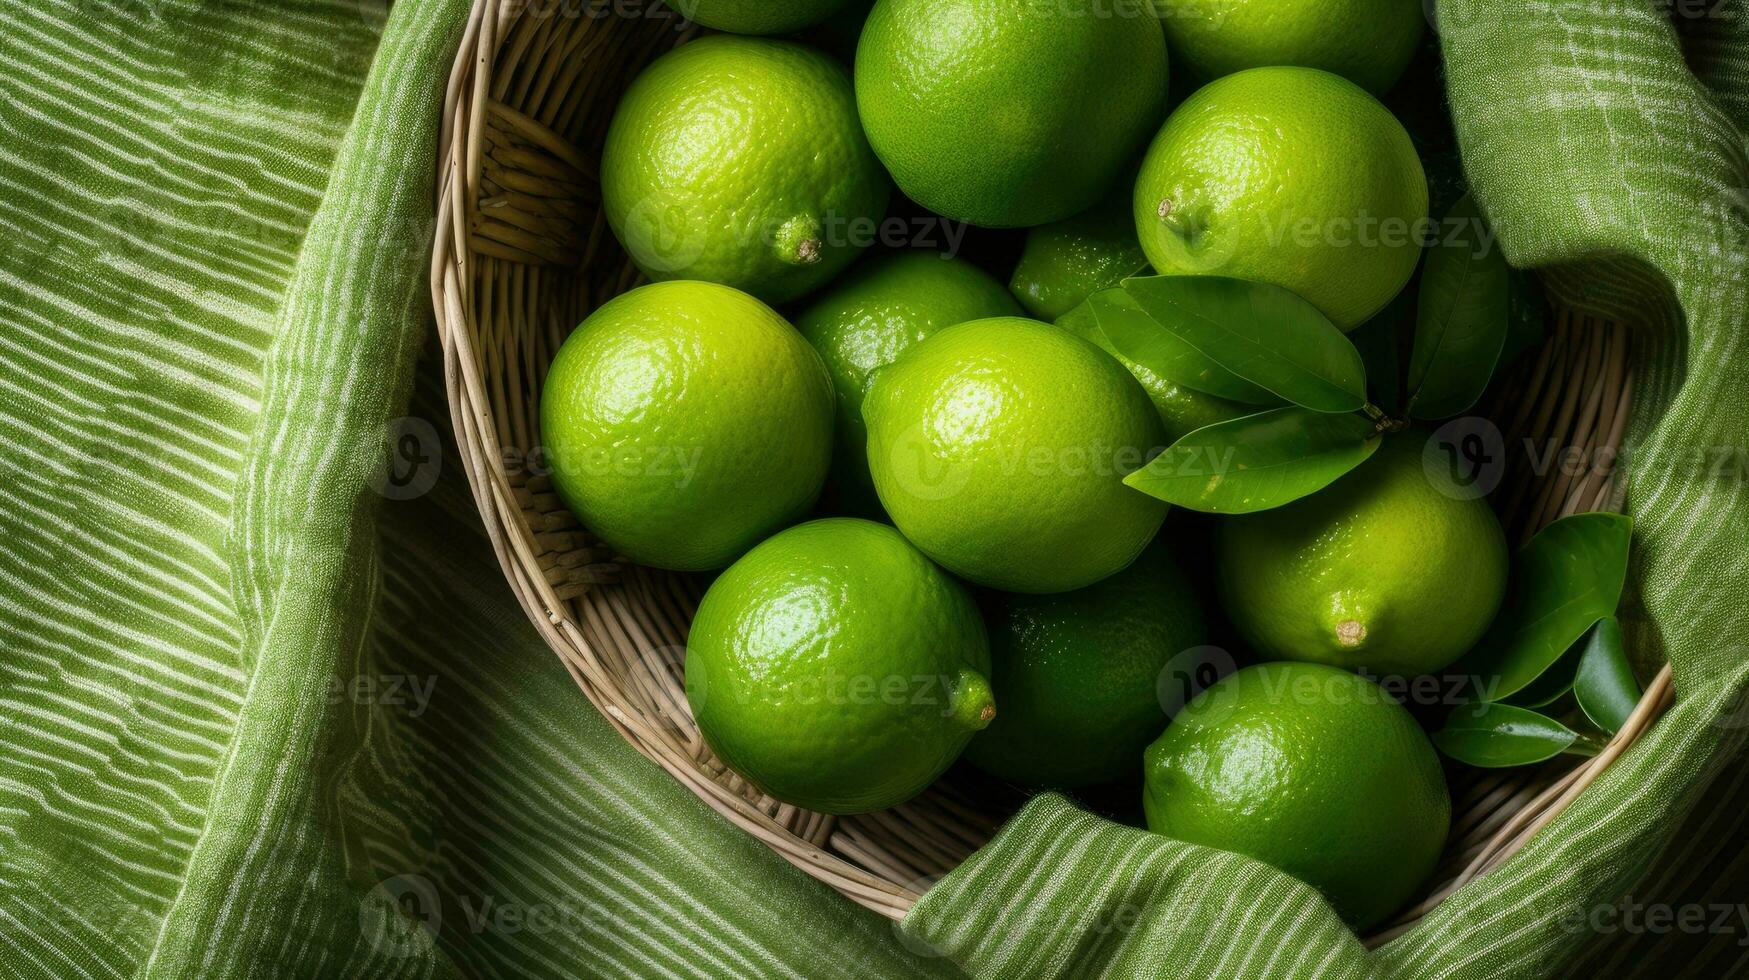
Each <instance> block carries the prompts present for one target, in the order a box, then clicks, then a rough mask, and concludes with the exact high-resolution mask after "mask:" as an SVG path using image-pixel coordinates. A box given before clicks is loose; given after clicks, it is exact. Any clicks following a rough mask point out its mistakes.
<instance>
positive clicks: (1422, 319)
mask: <svg viewBox="0 0 1749 980" xmlns="http://www.w3.org/2000/svg"><path fill="white" fill-rule="evenodd" d="M1456 222H1462V224H1461V225H1457V224H1454V223H1456ZM1485 228H1486V225H1485V224H1484V223H1483V221H1482V216H1481V212H1479V211H1478V210H1477V209H1476V205H1475V201H1474V200H1472V199H1471V198H1470V196H1469V195H1467V194H1466V195H1464V196H1463V197H1462V198H1459V199H1458V202H1457V203H1456V204H1454V205H1452V209H1451V211H1450V212H1449V213H1447V215H1446V220H1445V221H1444V222H1443V223H1442V224H1441V225H1440V227H1439V236H1440V238H1439V241H1437V242H1435V243H1434V244H1433V246H1432V247H1431V248H1430V249H1429V250H1428V252H1427V258H1426V261H1425V264H1424V265H1423V267H1422V270H1421V291H1420V302H1419V305H1418V308H1417V310H1416V315H1415V347H1414V350H1413V351H1412V352H1411V353H1410V355H1409V392H1410V395H1409V415H1410V416H1411V417H1413V418H1417V419H1443V418H1450V417H1451V416H1454V415H1462V414H1463V413H1464V412H1466V411H1468V410H1469V408H1470V406H1472V405H1474V404H1475V403H1476V400H1477V399H1479V398H1481V397H1482V391H1483V390H1484V389H1486V388H1487V387H1488V379H1489V378H1491V377H1493V375H1494V366H1495V364H1497V363H1499V360H1500V351H1501V349H1502V348H1503V347H1504V346H1505V344H1506V332H1507V326H1508V323H1509V317H1508V308H1507V291H1508V277H1509V275H1510V273H1511V268H1510V267H1509V266H1507V264H1506V257H1505V256H1504V255H1502V254H1501V253H1500V249H1499V248H1498V247H1496V246H1495V245H1494V243H1493V242H1492V240H1491V239H1488V238H1486V237H1485V235H1484V234H1483V231H1484V230H1485Z"/></svg>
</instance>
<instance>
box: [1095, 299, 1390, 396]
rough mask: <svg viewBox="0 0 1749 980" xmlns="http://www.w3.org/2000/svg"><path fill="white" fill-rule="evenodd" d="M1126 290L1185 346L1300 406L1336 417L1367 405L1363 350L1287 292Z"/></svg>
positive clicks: (1308, 306) (1325, 318)
mask: <svg viewBox="0 0 1749 980" xmlns="http://www.w3.org/2000/svg"><path fill="white" fill-rule="evenodd" d="M1123 288H1124V289H1125V290H1126V291H1127V292H1128V293H1129V294H1130V296H1131V297H1133V298H1134V299H1135V301H1136V303H1137V305H1138V306H1140V307H1141V309H1142V311H1143V312H1144V313H1147V314H1148V316H1150V317H1152V318H1153V319H1154V321H1155V322H1157V323H1159V324H1160V325H1161V326H1162V327H1165V328H1166V329H1167V330H1168V331H1170V332H1171V333H1172V334H1173V335H1175V336H1176V337H1177V338H1178V339H1180V340H1182V341H1184V342H1185V343H1187V344H1189V345H1190V346H1191V347H1193V348H1195V349H1196V350H1198V351H1200V352H1201V353H1203V354H1205V355H1207V356H1208V358H1209V359H1210V360H1212V361H1214V362H1215V363H1216V364H1219V365H1220V366H1221V367H1223V368H1226V369H1227V370H1228V371H1230V372H1232V373H1233V374H1235V375H1238V376H1239V377H1240V378H1243V379H1244V380H1246V381H1249V382H1252V383H1253V384H1255V385H1257V386H1258V387H1260V388H1264V389H1266V390H1268V391H1271V392H1273V393H1275V394H1277V395H1280V396H1281V397H1282V398H1284V399H1286V400H1287V401H1290V402H1292V403H1294V404H1295V405H1300V406H1303V407H1305V408H1309V409H1311V410H1312V411H1314V412H1328V413H1336V412H1355V411H1359V410H1360V409H1361V408H1362V407H1363V406H1364V405H1365V404H1366V368H1365V366H1364V365H1363V364H1362V363H1361V360H1360V351H1358V350H1355V348H1354V345H1353V344H1352V343H1350V342H1349V340H1348V338H1347V337H1345V336H1343V334H1342V331H1340V330H1338V329H1336V325H1335V324H1333V323H1331V322H1330V320H1329V319H1328V318H1327V317H1325V316H1324V314H1322V313H1320V312H1318V308H1317V307H1315V306H1313V305H1312V304H1310V303H1308V302H1306V301H1305V300H1303V299H1301V298H1299V297H1298V296H1296V295H1294V294H1293V293H1291V292H1288V291H1287V290H1285V289H1283V288H1281V287H1280V286H1274V285H1270V284H1269V283H1262V282H1247V281H1246V280H1243V279H1228V278H1224V277H1221V276H1148V277H1145V278H1140V279H1126V280H1124V284H1123ZM1119 349H1120V350H1122V348H1121V347H1120V348H1119ZM1124 356H1126V357H1131V355H1130V354H1129V353H1128V352H1125V354H1124ZM1131 359H1132V360H1134V359H1135V358H1133V357H1131Z"/></svg>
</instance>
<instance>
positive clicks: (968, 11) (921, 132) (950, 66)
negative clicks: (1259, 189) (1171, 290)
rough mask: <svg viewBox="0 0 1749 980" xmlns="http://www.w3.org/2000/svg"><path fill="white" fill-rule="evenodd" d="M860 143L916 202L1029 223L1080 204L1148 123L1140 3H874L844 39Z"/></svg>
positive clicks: (1125, 159) (1101, 186) (1153, 39)
mask: <svg viewBox="0 0 1749 980" xmlns="http://www.w3.org/2000/svg"><path fill="white" fill-rule="evenodd" d="M856 100H857V105H858V106H859V107H860V108H861V110H862V119H863V125H864V126H865V127H866V128H867V130H868V136H869V142H870V143H872V144H873V145H874V149H875V152H876V153H877V154H879V155H880V158H881V161H882V162H883V163H885V164H886V165H887V169H888V170H890V171H892V174H893V179H894V180H895V181H897V182H898V184H899V187H900V189H901V190H903V191H904V192H905V193H906V194H907V195H909V196H910V197H911V199H912V200H914V201H916V202H917V203H918V204H921V205H923V206H924V207H926V208H928V209H930V210H931V211H935V212H937V213H939V214H943V215H946V216H947V217H949V218H955V219H958V220H961V221H969V222H971V223H972V224H977V225H985V226H989V227H997V228H1007V227H1021V226H1027V225H1040V224H1045V223H1046V222H1050V221H1055V220H1057V219H1059V218H1066V217H1068V216H1069V215H1072V214H1074V213H1076V212H1078V211H1082V210H1085V209H1087V208H1088V207H1091V206H1092V205H1093V204H1094V202H1096V201H1098V200H1099V199H1100V198H1102V197H1104V196H1105V195H1106V194H1107V193H1109V192H1110V190H1111V188H1112V187H1113V186H1114V185H1115V184H1116V183H1117V182H1118V179H1119V177H1120V176H1121V174H1122V173H1123V171H1124V168H1125V167H1127V166H1128V165H1129V164H1130V163H1131V162H1132V161H1133V160H1134V159H1135V153H1136V150H1137V149H1138V148H1139V147H1140V146H1141V144H1142V142H1143V141H1144V140H1146V139H1147V136H1148V134H1149V133H1150V132H1152V131H1153V129H1154V128H1155V127H1156V126H1158V125H1159V123H1160V118H1161V115H1162V112H1163V110H1164V107H1165V103H1166V42H1165V37H1164V35H1163V34H1162V32H1161V30H1160V24H1159V21H1158V19H1157V18H1155V16H1154V15H1153V12H1152V10H1151V8H1150V7H1149V5H1148V2H1147V0H878V2H876V3H875V6H874V10H873V11H872V12H871V13H870V14H869V18H868V22H867V24H866V25H865V26H864V27H863V32H862V40H861V41H860V43H859V44H858V45H857V50H856Z"/></svg>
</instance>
